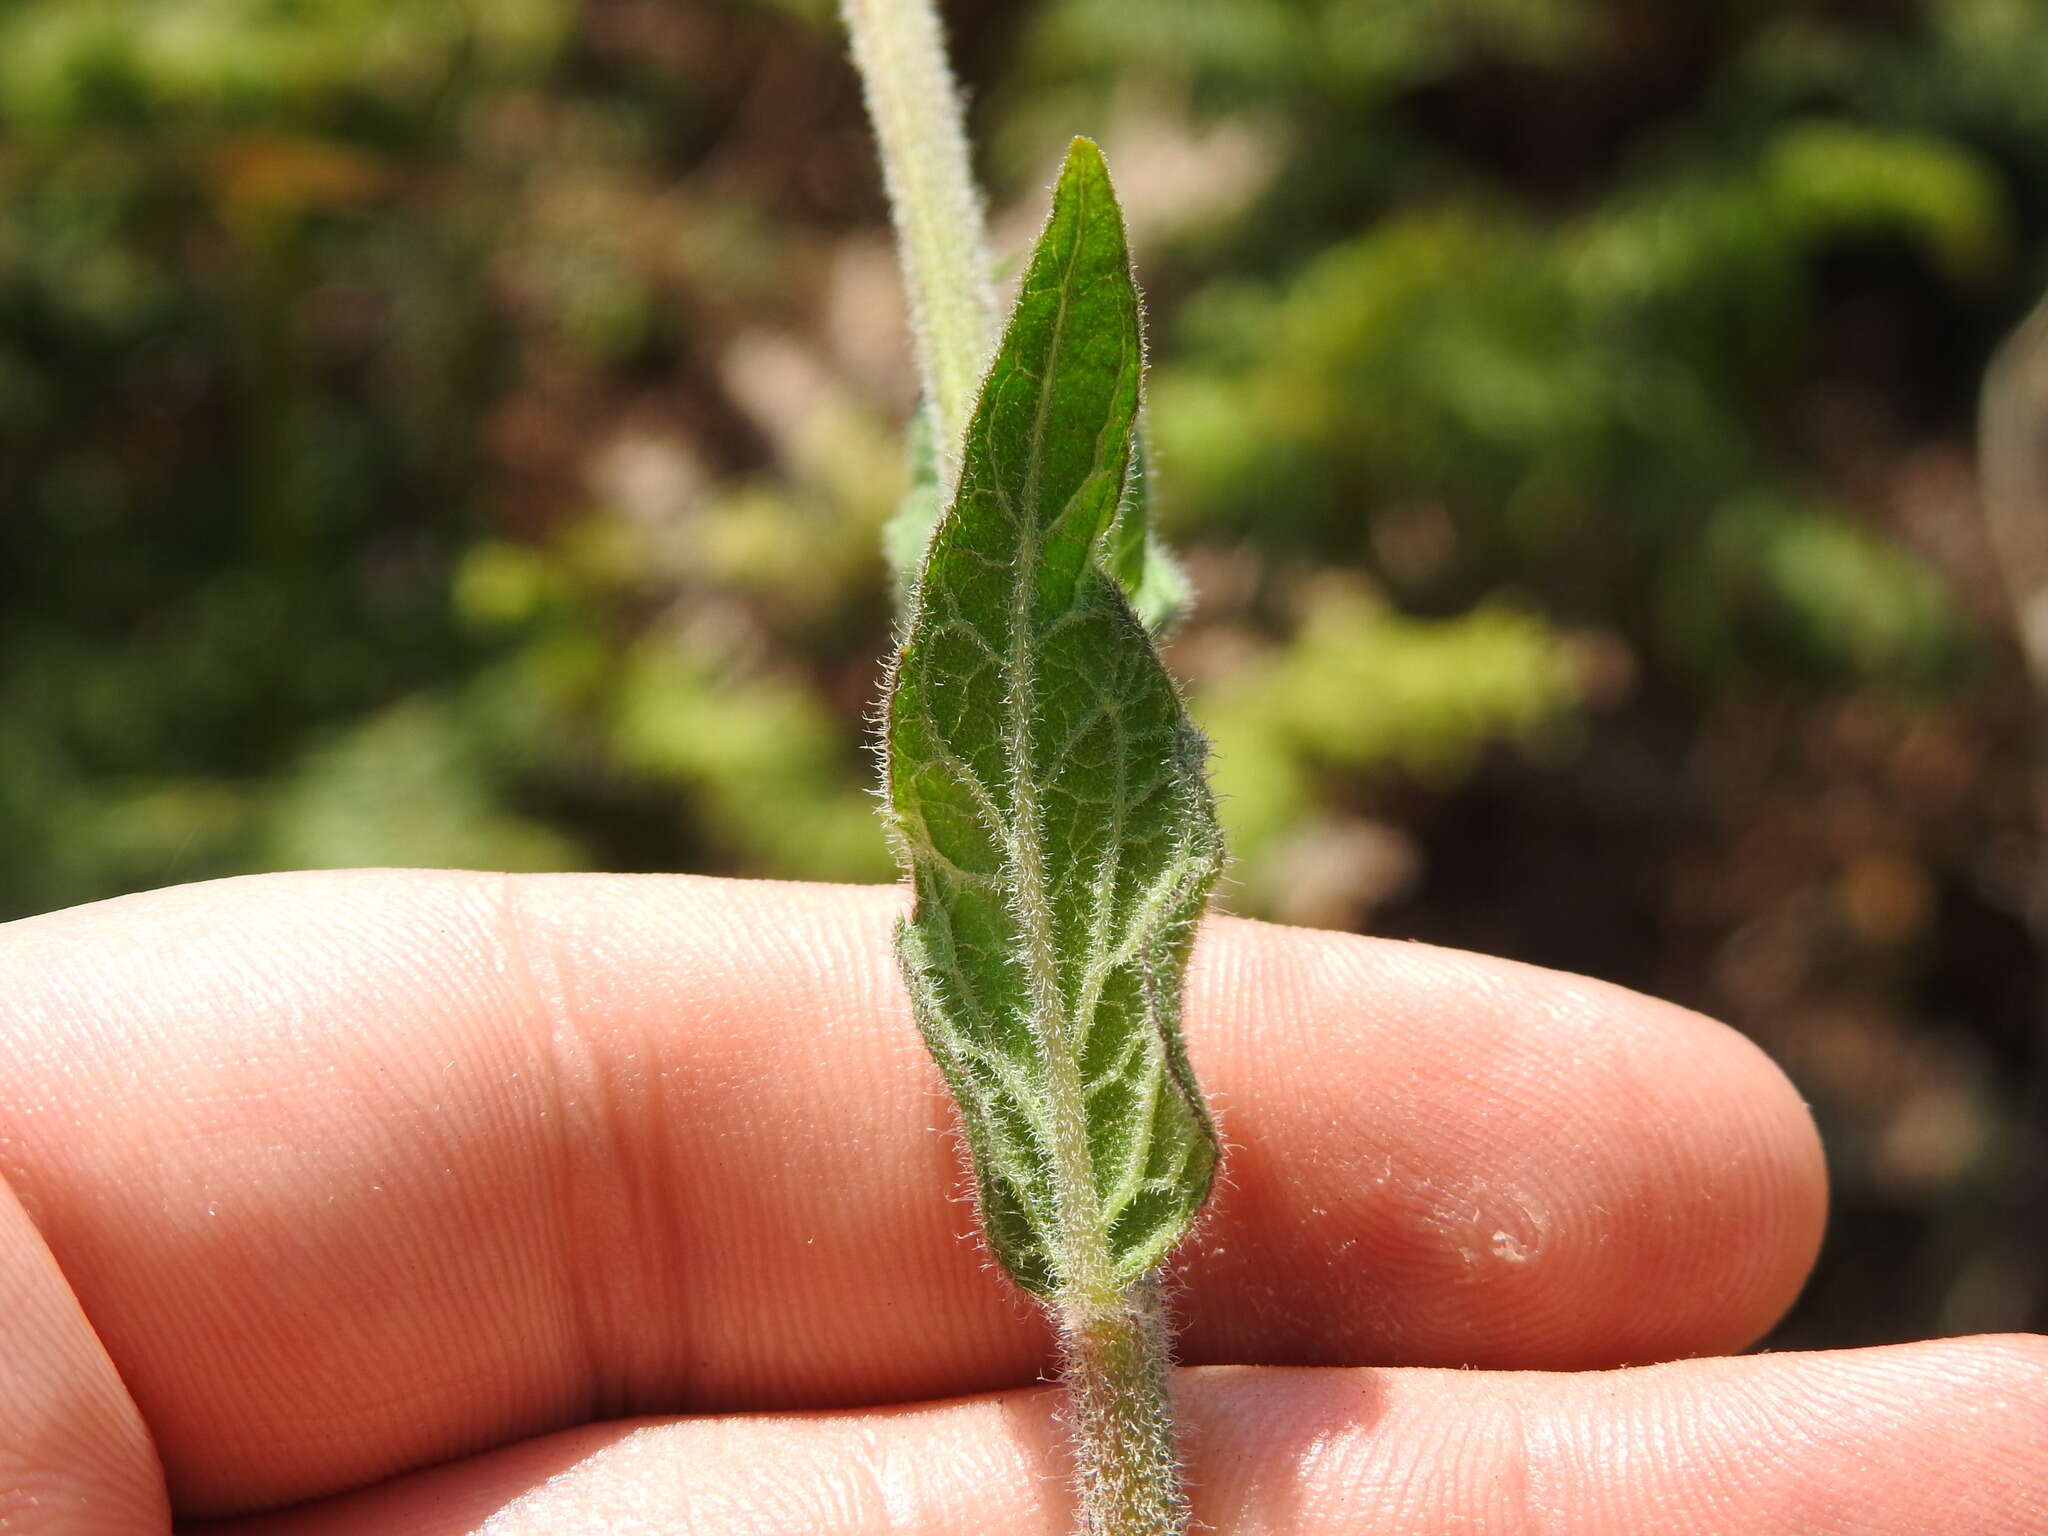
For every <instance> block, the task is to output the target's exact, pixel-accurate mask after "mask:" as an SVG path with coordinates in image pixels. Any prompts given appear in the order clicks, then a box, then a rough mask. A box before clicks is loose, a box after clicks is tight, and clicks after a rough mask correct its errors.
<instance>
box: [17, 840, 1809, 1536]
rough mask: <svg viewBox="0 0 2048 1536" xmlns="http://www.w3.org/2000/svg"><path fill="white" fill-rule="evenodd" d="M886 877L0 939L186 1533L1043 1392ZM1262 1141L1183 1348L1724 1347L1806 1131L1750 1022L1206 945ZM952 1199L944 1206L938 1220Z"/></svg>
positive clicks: (331, 903) (1548, 1361)
mask: <svg viewBox="0 0 2048 1536" xmlns="http://www.w3.org/2000/svg"><path fill="white" fill-rule="evenodd" d="M898 901H899V897H898V896H897V894H896V893H895V892H893V891H888V890H866V889H852V888H830V887H805V886H776V885H767V884H752V883H736V882H719V881H706V880H693V879H681V878H673V879H671V878H654V877H639V878H627V877H581V876H579V877H547V878H520V879H515V878H508V877H502V876H481V875H467V874H439V873H391V872H358V873H352V874H338V875H307V876H291V877H265V878H260V879H254V880H241V881H230V882H221V883H218V884H214V885H208V886H199V887H190V888H186V889H182V890H174V891H167V892H161V893H157V894H154V895H151V896H147V897H140V898H130V899H128V900H125V901H121V902H114V903H106V904H102V905H100V906H96V907H91V908H83V909H79V910H77V911H74V912H70V913H62V914H57V915H55V916H52V917H49V918H43V919H36V920H33V921H30V922H27V923H22V924H16V925H13V926H12V927H10V928H9V929H7V930H5V932H4V935H0V997H4V998H5V999H6V1000H7V1002H6V1005H5V1006H6V1008H7V1010H8V1025H7V1028H6V1030H5V1032H4V1034H0V1149H4V1155H5V1156H6V1158H7V1163H6V1172H7V1173H8V1175H9V1176H10V1177H11V1178H12V1179H13V1181H14V1183H15V1186H16V1188H17V1190H18V1191H19V1192H20V1194H21V1196H22V1199H23V1202H24V1204H25V1205H26V1207H27V1208H28V1210H29V1212H30V1213H31V1215H32V1216H33V1217H34V1219H35V1220H36V1222H37V1224H38V1226H39V1228H40V1230H41V1232H42V1234H43V1237H44V1239H45V1240H46V1242H47V1244H48V1247H49V1250H50V1252H51V1253H53V1254H54V1255H55V1257H56V1259H57V1261H58V1263H59V1265H60V1266H61V1267H62V1269H63V1271H64V1273H65V1275H66V1276H67V1277H68V1278H69V1281H70V1284H71V1285H72V1287H73V1289H74V1290H75V1292H76V1294H77V1296H78V1298H79V1300H80V1302H81V1303H82V1304H83V1306H84V1308H85V1311H86V1313H87V1315H88V1316H89V1317H90V1319H91V1321H92V1323H93V1325H94V1326H95V1327H96V1329H97V1330H98V1333H99V1336H100V1338H101V1340H102V1341H103V1342H104V1343H105V1345H106V1348H107V1351H108V1353H109V1355H110V1356H111V1357H112V1359H113V1361H114V1363H115V1364H116V1365H117V1366H118V1368H119V1369H120V1372H121V1375H122V1377H123V1379H124V1380H125V1381H126V1382H127V1383H128V1386H129V1388H130V1390H131V1392H132V1393H133V1395H134V1398H135V1401H136V1403H137V1404H138V1405H139V1406H140V1408H141V1410H142V1413H143V1415H144V1418H145V1419H146V1421H147V1422H148V1424H149V1426H150V1428H151V1431H152V1433H153V1434H154V1436H155V1437H156V1441H157V1444H158V1447H159V1449H160V1452H161V1454H162V1457H163V1461H164V1465H165V1468H166V1471H167V1474H168V1476H169V1479H170V1483H171V1487H172V1490H173V1493H174V1496H175V1497H176V1499H177V1502H178V1503H179V1504H180V1506H181V1507H182V1508H184V1509H187V1510H226V1509H240V1508H251V1507H260V1506H264V1505H269V1504H275V1503H281V1502H286V1501H289V1500H293V1499H298V1498H302V1497H306V1496H309V1495H312V1494H315V1493H319V1492H324V1491H329V1490H333V1489H338V1488H343V1487H349V1486H354V1485H357V1484H361V1483H366V1482H370V1481H374V1480H376V1479H378V1478H381V1477H384V1476H387V1475H389V1474H391V1473H393V1472H395V1471H398V1470H401V1469H403V1468H406V1467H411V1466H418V1465H422V1464H425V1463H427V1462H431V1461H436V1460H440V1459H443V1458H446V1457H448V1456H452V1455H455V1454H458V1453H461V1452H463V1451H467V1450H474V1449H477V1448H479V1447H481V1446H485V1445H489V1444H494V1443H498V1442H501V1441H504V1440H509V1439H512V1438H515V1437H518V1436H521V1435H525V1434H531V1433H534V1432H537V1431H539V1430H541V1429H544V1428H548V1427H552V1426H556V1425H560V1424H566V1423H573V1422H577V1421H579V1420H582V1419H585V1418H590V1417H595V1416H604V1415H612V1414H620V1413H626V1412H634V1411H660V1410H683V1411H690V1410H698V1409H717V1410H733V1409H748V1408H771V1407H807V1406H843V1405H849V1404H859V1403H871V1402H891V1401H896V1402H901V1401H913V1400H917V1399H922V1398H930V1397H939V1396H950V1395H957V1394H963V1393H968V1392H974V1391H979V1390H986V1389H990V1388H995V1387H1001V1386H1005V1385H1010V1384H1015V1383H1019V1382H1023V1381H1028V1380H1031V1379H1033V1378H1034V1377H1036V1376H1037V1375H1038V1374H1039V1373H1040V1372H1041V1371H1042V1370H1043V1369H1044V1368H1045V1367H1046V1364H1047V1359H1048V1352H1047V1346H1046V1341H1045V1339H1044V1336H1043V1334H1042V1332H1041V1330H1040V1328H1039V1327H1038V1324H1037V1321H1036V1319H1035V1318H1034V1317H1033V1316H1032V1314H1031V1313H1030V1312H1029V1310H1028V1309H1027V1308H1025V1307H1023V1306H1022V1305H1021V1304H1020V1303H1019V1301H1018V1300H1017V1298H1016V1296H1015V1294H1014V1293H1012V1292H1010V1291H1009V1290H1007V1288H1006V1287H1005V1286H1004V1284H1003V1283H1002V1282H1001V1281H1000V1280H998V1279H997V1278H996V1277H995V1275H994V1274H993V1273H992V1272H991V1271H990V1269H989V1266H988V1264H987V1263H986V1261H985V1259H984V1258H983V1256H982V1254H981V1252H980V1250H979V1249H978V1247H977V1246H976V1244H975V1243H974V1242H973V1241H972V1240H971V1237H970V1235H969V1234H970V1233H971V1228H972V1218H971V1212H970V1211H969V1210H968V1209H967V1207H966V1206H965V1205H964V1204H963V1202H962V1200H961V1198H960V1196H961V1194H962V1190H963V1180H962V1175H961V1167H960V1162H959V1155H958V1152H957V1149H956V1147H955V1145H954V1142H953V1138H952V1137H951V1136H950V1135H948V1134H946V1128H947V1127H948V1126H949V1124H950V1112H949V1110H948V1108H947V1106H946V1103H945V1101H944V1097H943V1091H942V1089H941V1087H940V1085H939V1083H938V1080H937V1076H936V1073H935V1072H934V1070H933V1069H932V1067H931V1065H930V1064H929V1062H928V1061H927V1060H926V1058H925V1056H924V1053H923V1049H922V1046H921V1045H920V1043H919V1042H918V1040H917V1037H916V1034H915V1031H914V1030H913V1029H912V1027H911V1025H910V1023H909V1020H908V1017H907V1013H906V1009H905V1007H904V1004H903V1000H902V997H901V994H900V991H899V989H898V987H897V985H896V982H895V978H894V974H893V971H892V969H891V962H890V959H889V946H888V941H887V929H888V924H889V921H890V919H891V917H892V916H893V914H894V912H895V911H896V910H897V906H898ZM1191 986H1192V990H1191V996H1190V1000H1189V1009H1188V1016H1189V1017H1188V1032H1189V1045H1190V1053H1191V1055H1192V1057H1193V1060H1194V1064H1195V1068H1196V1071H1197V1073H1198V1074H1199V1075H1200V1076H1201V1078H1202V1081H1203V1082H1204V1084H1205V1086H1206V1087H1207V1088H1208V1089H1209V1091H1210V1093H1211V1094H1212V1096H1213V1097H1214V1098H1215V1100H1216V1103H1217V1106H1218V1109H1219V1113H1220V1118H1221V1124H1222V1127H1223V1132H1224V1135H1225V1138H1226V1140H1227V1141H1228V1142H1229V1143H1230V1144H1231V1151H1230V1155H1229V1158H1228V1162H1227V1165H1226V1170H1227V1171H1226V1175H1225V1179H1224V1181H1223V1185H1222V1187H1221V1188H1220V1190H1219V1192H1218V1196H1217V1200H1216V1204H1215V1208H1214V1213H1213V1215H1212V1216H1211V1217H1209V1218H1208V1220H1207V1221H1206V1222H1205V1223H1204V1225H1203V1227H1202V1228H1201V1230H1200V1231H1199V1232H1198V1234H1197V1236H1196V1238H1195V1239H1194V1240H1193V1241H1192V1242H1191V1243H1190V1244H1189V1245H1188V1248H1187V1250H1186V1253H1185V1257H1184V1259H1183V1261H1182V1263H1181V1264H1180V1266H1179V1270H1178V1273H1179V1275H1180V1285H1179V1301H1178V1310H1179V1311H1180V1313H1181V1314H1182V1315H1183V1317H1184V1319H1185V1323H1186V1328H1185V1333H1184V1335H1183V1353H1184V1355H1185V1357H1186V1358H1187V1359H1188V1360H1190V1361H1191V1362H1197V1363H1200V1362H1256V1363H1327V1364H1363V1363H1388V1362H1398V1363H1418V1364H1479V1365H1493V1366H1541V1367H1575V1366H1590V1365H1599V1364H1615V1363H1621V1362H1624V1361H1633V1360H1646V1359H1656V1358H1664V1357H1669V1356H1674V1355H1680V1354H1687V1353H1695V1352H1702V1351H1709V1350H1716V1349H1723V1348H1729V1347H1733V1346H1734V1345H1736V1344H1739V1343H1741V1342H1743V1341H1745V1340H1746V1339H1747V1338H1749V1337H1751V1336H1752V1335H1753V1334H1754V1333H1755V1332H1757V1331H1758V1330H1759V1329H1761V1328H1762V1327H1764V1326H1766V1325H1767V1324H1768V1323H1769V1321H1770V1320H1771V1319H1772V1318H1774V1317H1775V1316H1776V1314H1777V1312H1778V1311H1779V1310H1780V1309H1781V1308H1782V1307H1783V1306H1784V1305H1785V1303H1786V1302H1787V1301H1788V1300H1789V1298H1790V1296H1791V1294H1792V1293H1793V1291H1794V1290H1795V1289H1796V1287H1797V1285H1798V1283H1799V1280H1800V1278H1801V1277H1802V1276H1803V1274H1804V1271H1805V1269H1806V1266H1807V1264H1808V1263H1809V1262H1810V1259H1811V1256H1812V1252H1813V1249H1814V1246H1815V1243H1816V1241H1817V1236H1818V1229H1819V1223H1820V1215H1821V1207H1822V1201H1823V1196H1822V1192H1821V1190H1822V1185H1821V1174H1820V1165H1819V1160H1818V1151H1817V1147H1816V1144H1815V1140H1814V1136H1813V1132H1812V1128H1811V1126H1810V1124H1809V1123H1808V1121H1807V1118H1806V1116H1805V1113H1804V1110H1803V1107H1802V1106H1801V1105H1800V1104H1799V1102H1798V1099H1797V1097H1796V1095H1794V1094H1793V1093H1792V1091H1791V1089H1790V1088H1789V1086H1788V1085H1787V1084H1786V1083H1785V1082H1784V1080H1783V1078H1782V1077H1781V1076H1779V1075H1778V1074H1777V1072H1776V1071H1775V1069H1773V1068H1772V1067H1771V1066H1770V1065H1769V1063H1768V1062H1767V1061H1765V1060H1764V1059H1763V1058H1762V1057H1761V1056H1760V1055H1759V1054H1758V1053H1757V1052H1755V1050H1754V1049H1753V1048H1752V1047H1750V1046H1749V1045H1748V1044H1747V1043H1745V1042H1744V1041H1742V1040H1741V1039H1740V1037H1738V1036H1736V1035H1734V1034H1733V1033H1732V1032H1729V1031H1727V1030H1725V1029H1723V1028H1721V1027H1720V1026H1718V1025H1714V1024H1711V1023H1710V1022H1708V1021H1706V1020H1703V1019H1700V1018H1698V1017H1697V1016H1696V1015H1692V1014H1688V1013H1685V1012H1683V1011H1682V1010H1678V1009H1675V1008H1670V1007H1668V1006H1665V1005H1662V1004H1657V1003H1654V1002H1651V1001H1649V1000H1646V999H1643V998H1639V997H1634V996H1632V995H1630V994H1627V993H1624V992H1621V991H1619V990H1618V989H1614V988H1610V987H1604V986H1601V985H1599V984H1597V983H1591V982H1586V981H1581V980H1577V979H1574V978H1569V977H1563V976H1558V975H1555V974H1552V973H1547V972H1542V971H1537V970H1533V969H1531V968H1528V967H1522V966H1516V965H1512V964H1509V963H1507V962H1502V961H1492V960H1485V959H1481V958H1479V957H1474V956H1469V955H1458V954H1455V953H1451V952H1446V951H1439V950H1431V949H1427V948H1425V947H1422V946H1413V945H1402V944H1388V943H1382V942H1374V941H1370V940H1363V939H1358V938H1354V937H1348V936H1343V935H1332V934H1312V933H1307V932H1303V931H1298V930H1283V929H1274V928H1269V927H1264V926H1262V925H1257V924H1249V923H1237V922H1229V921H1221V922H1218V923H1215V924H1213V925H1212V928H1211V930H1210V931H1209V932H1208V933H1207V935H1206V936H1205V938H1204V940H1203V943H1202V945H1201V947H1200V950H1199V952H1198V957H1197V962H1196V967H1195V973H1194V976H1193V979H1192V984H1191ZM949 1197H951V1198H949Z"/></svg>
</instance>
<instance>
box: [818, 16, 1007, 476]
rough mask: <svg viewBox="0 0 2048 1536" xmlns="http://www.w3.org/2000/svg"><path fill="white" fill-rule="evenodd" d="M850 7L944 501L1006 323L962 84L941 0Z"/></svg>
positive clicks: (848, 19)
mask: <svg viewBox="0 0 2048 1536" xmlns="http://www.w3.org/2000/svg"><path fill="white" fill-rule="evenodd" d="M842 9H843V11H844V13H845V16H846V27H847V31H848V32H849V33H850V34H851V36H852V40H853V59H854V63H855V65H856V66H857V67H858V68H859V70H860V76H861V80H862V82H863V83H864V85H865V87H866V90H867V103H868V116H869V117H870V118H871V119H872V120H873V122H874V125H875V140H876V143H877V144H878V146H879V148H880V150H881V158H882V180H883V184H884V185H885V186H886V187H887V188H888V192H889V210H890V214H891V216H892V217H893V218H894V220H895V224H896V247H897V254H898V257H899V259H900V260H901V262H902V264H903V284H904V288H905V290H906V292H907V294H908V297H909V301H910V323H911V330H912V333H913V336H914V339H915V342H916V349H917V366H918V373H919V376H920V377H921V378H922V380H923V382H924V396H925V408H926V409H927V410H928V411H930V412H931V417H932V441H933V443H934V445H935V447H936V450H937V460H938V471H939V493H940V499H941V502H942V503H943V502H944V501H947V500H950V499H951V497H952V494H953V486H954V485H955V483H956V482H957V481H958V479H959V474H960V444H961V439H962V438H964V437H965V436H966V433H967V418H968V417H969V415H971V414H972V412H973V410H974V396H975V392H976V390H977V389H979V387H980V385H981V374H982V369H983V367H984V366H985V365H986V364H987V362H988V354H989V346H990V344H991V342H992V340H993V338H994V335H995V327H996V298H995V287H994V284H993V283H992V282H991V281H990V278H989V271H990V263H989V257H988V237H987V234H986V232H985V229H984V224H983V219H982V211H981V197H980V194H979V193H978V192H977V191H976V189H975V185H974V172H973V169H972V167H971V166H970V165H969V163H968V158H967V134H966V131H965V129H964V128H963V126H962V123H961V114H960V93H959V89H958V87H957V86H956V85H955V84H954V82H953V72H952V70H951V69H949V68H948V67H947V64H946V47H945V39H944V36H943V34H942V33H941V31H940V28H939V17H938V11H937V9H936V7H935V5H934V4H933V0H842Z"/></svg>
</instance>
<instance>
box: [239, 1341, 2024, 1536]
mask: <svg viewBox="0 0 2048 1536" xmlns="http://www.w3.org/2000/svg"><path fill="white" fill-rule="evenodd" d="M1177 1395H1178V1397H1179V1398H1180V1403H1181V1409H1182V1413H1183V1416H1184V1420H1185V1422H1186V1424H1187V1433H1186V1437H1185V1448H1186V1452H1187V1456H1188V1464H1189V1479H1190V1484H1191V1487H1192V1491H1193V1494H1194V1502H1195V1516H1196V1521H1197V1528H1198V1529H1206V1530H1213V1531H1228V1532H1230V1533H1232V1536H1323V1533H1329V1536H1339V1533H1341V1536H1353V1533H1356V1532H1359V1531H1372V1532H1376V1533H1385V1536H1402V1533H1410V1536H1439V1533H1441V1532H1444V1531H1472V1532H1475V1533H1485V1532H1502V1533H1508V1532H1525V1531H1541V1530H1552V1531H1570V1532H1572V1533H1574V1536H1609V1533H1612V1536H1661V1533H1674V1536H1676V1533H1683V1536H1814V1533H1815V1532H1821V1531H1827V1532H1852V1531H1853V1532H1856V1533H1858V1536H1924V1533H1925V1532H1928V1531H1941V1532H1943V1533H1945V1536H2038V1533H2039V1532H2040V1531H2042V1530H2043V1529H2048V1454H2044V1447H2048V1341H2043V1340H2042V1339H2040V1338H2038V1337H2015V1338H2004V1339H1999V1338H1982V1339H1961V1340H1951V1341H1946V1342H1942V1343H1935V1344H1909V1345H1899V1346H1895V1347H1892V1348H1888V1349H1870V1350H1854V1351H1844V1352H1840V1353H1835V1354H1810V1355H1763V1356H1755V1357H1750V1358H1745V1359H1721V1360H1701V1361H1687V1362H1681V1363H1678V1364H1672V1365H1661V1366H1644V1367H1639V1368H1636V1369H1634V1370H1624V1371H1616V1372H1598V1373H1588V1374H1582V1375H1568V1374H1551V1373H1541V1372H1516V1373H1500V1374H1494V1373H1485V1372H1472V1371H1442V1370H1417V1369H1408V1370H1384V1369H1363V1370H1299V1369H1295V1370H1288V1369H1279V1370H1274V1369H1258V1368H1252V1367H1227V1368H1221V1369H1211V1370H1207V1371H1193V1372H1186V1373H1183V1377H1182V1380H1181V1382H1180V1384H1179V1387H1178V1393H1177ZM1054 1411H1055V1402H1054V1399H1053V1398H1052V1396H1051V1394H1049V1393H1046V1392H1033V1393H1017V1394H1012V1395H1007V1396H1003V1397H997V1398H981V1399H971V1400H967V1401H964V1402H957V1403H950V1404H941V1405H932V1406H924V1407H915V1408H894V1409H870V1410H866V1411H862V1412H854V1413H844V1414H820V1415H766V1416H761V1417H757V1418H731V1419H712V1420H694V1421H692V1420H685V1421H682V1422H678V1423H665V1424H641V1425H610V1426H604V1427H601V1428H592V1429H586V1430H579V1431H574V1432H571V1433H570V1434H567V1435H561V1436H555V1437H551V1438H550V1439H548V1440H544V1441H540V1442H536V1443H533V1444H530V1445H526V1446H521V1447H518V1448H516V1449H514V1450H511V1451H506V1452H501V1453H496V1454H493V1455H490V1456H486V1457H482V1458H478V1459H477V1460H474V1461H471V1462H467V1463H462V1464H459V1465H456V1466H453V1467H449V1468H445V1469H442V1470H440V1471H436V1472H432V1473H427V1474H424V1475H420V1476H415V1477H411V1478H406V1479H403V1480H401V1481H399V1482H397V1483H393V1484H389V1485H387V1486H385V1487H383V1488H380V1489H377V1490H374V1491H372V1492H370V1493H367V1494H363V1495H359V1496H355V1497H351V1498H345V1499H340V1500H336V1501H334V1502H333V1503H330V1504H328V1505H326V1506H323V1507H319V1508H314V1509H305V1510H299V1511H296V1512H292V1513H288V1514H284V1515H279V1516H276V1517H272V1518H266V1519H259V1520H256V1521H253V1522H249V1523H246V1524H244V1523H239V1522H238V1523H236V1524H234V1525H232V1526H229V1527H224V1528H221V1529H219V1530H218V1531H216V1532H214V1533H213V1536H342V1533H344V1532H346V1533H348V1536H400V1533H402V1536H470V1533H475V1536H482V1533H484V1532H485V1531H488V1532H489V1536H528V1533H531V1536H556V1533H558V1532H561V1531H564V1530H576V1531H604V1532H607V1533H608V1536H641V1533H646V1536H654V1533H658V1532H659V1533H666V1532H675V1531H691V1532H695V1531H706V1532H710V1531H742V1530H743V1531H745V1532H747V1533H748V1536H884V1533H886V1536H973V1533H978V1532H982V1531H985V1530H987V1529H988V1527H989V1516H990V1510H991V1509H992V1508H999V1509H1000V1510H1001V1511H1002V1516H1001V1522H1000V1523H1001V1526H1002V1529H1003V1530H1004V1531H1006V1532H1011V1533H1015V1536H1065V1533H1066V1532H1067V1531H1069V1530H1070V1529H1071V1528H1072V1527H1071V1518H1072V1517H1071V1504H1070V1500H1069V1496H1068V1494H1067V1492H1066V1489H1065V1488H1064V1486H1063V1480H1062V1476H1061V1470H1060V1469H1061V1457H1060V1452H1059V1450H1058V1448H1057V1444H1056V1436H1055V1433H1054V1428H1053V1423H1052V1415H1053V1413H1054Z"/></svg>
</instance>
